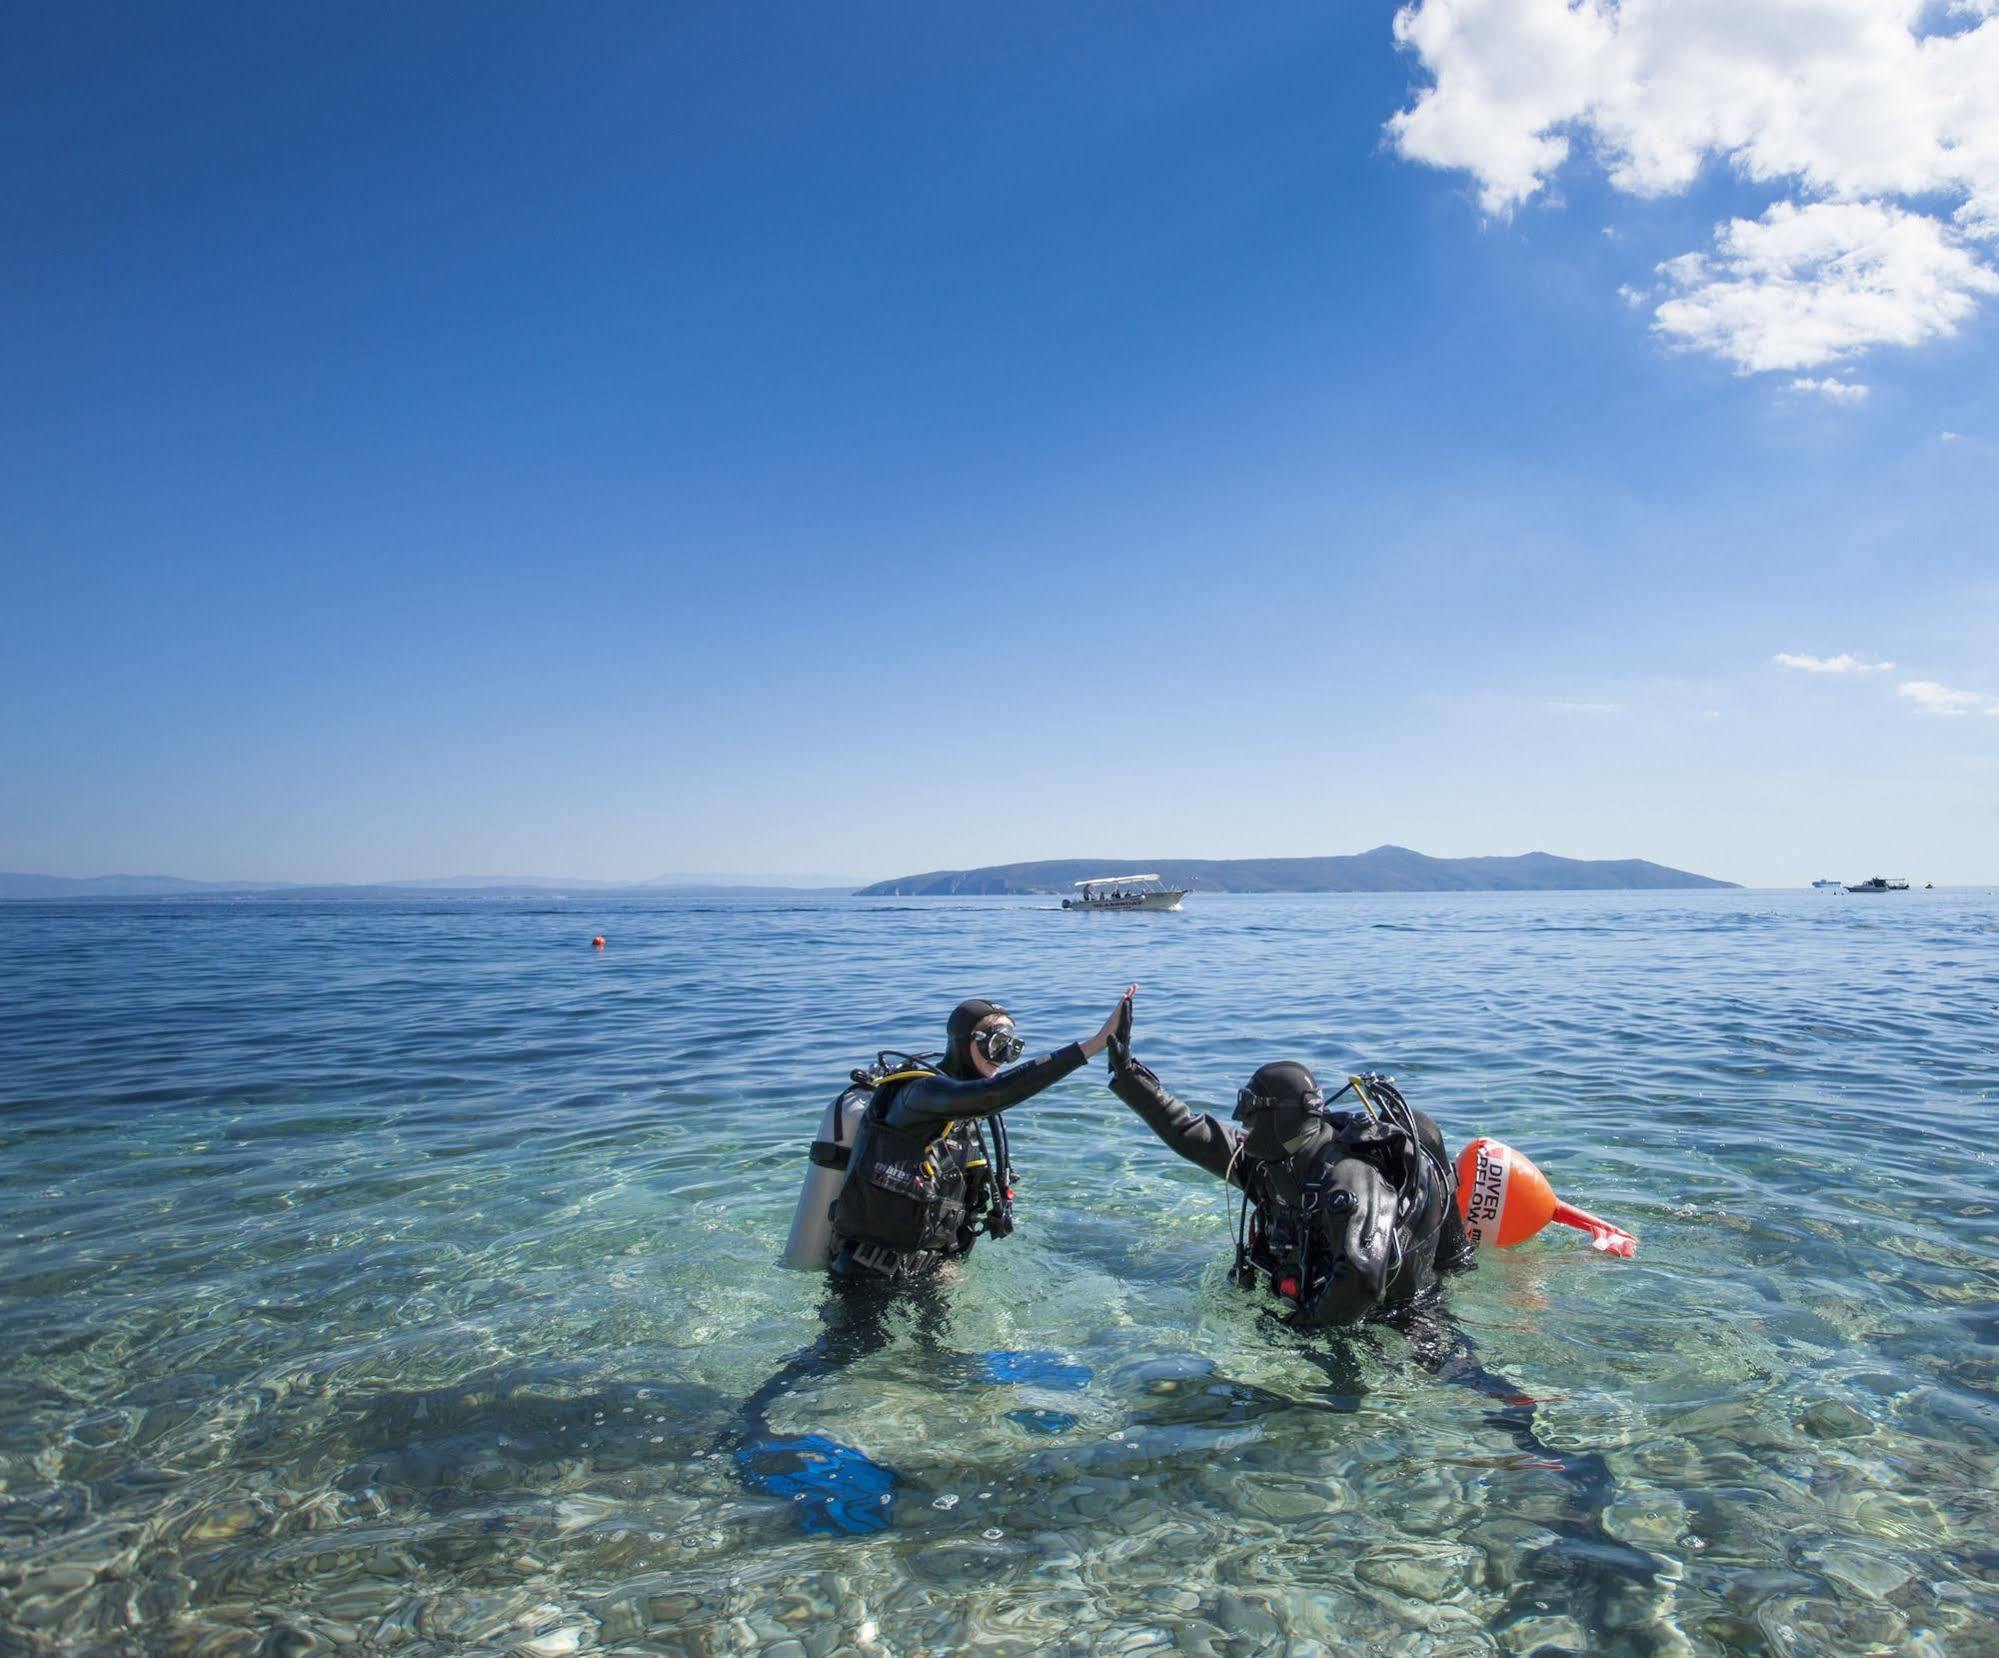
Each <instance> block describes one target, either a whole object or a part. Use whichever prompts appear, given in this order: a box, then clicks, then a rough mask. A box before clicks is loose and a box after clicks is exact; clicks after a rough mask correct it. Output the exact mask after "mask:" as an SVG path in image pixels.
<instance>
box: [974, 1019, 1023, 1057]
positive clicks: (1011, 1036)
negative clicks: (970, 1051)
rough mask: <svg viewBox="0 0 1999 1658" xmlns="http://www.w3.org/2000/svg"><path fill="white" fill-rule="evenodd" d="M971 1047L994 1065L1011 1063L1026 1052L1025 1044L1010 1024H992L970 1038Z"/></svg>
mask: <svg viewBox="0 0 1999 1658" xmlns="http://www.w3.org/2000/svg"><path fill="white" fill-rule="evenodd" d="M972 1047H973V1048H974V1049H975V1050H976V1051H977V1052H979V1053H981V1054H983V1055H985V1057H986V1058H987V1059H988V1060H989V1061H990V1062H991V1063H992V1064H994V1065H1011V1064H1012V1063H1013V1062H1014V1061H1015V1060H1016V1059H1018V1058H1020V1056H1021V1055H1022V1054H1024V1053H1025V1052H1027V1044H1026V1043H1025V1042H1023V1041H1021V1039H1020V1034H1019V1032H1017V1031H1016V1030H1015V1029H1014V1028H1013V1026H1012V1025H1011V1024H1000V1025H993V1026H991V1027H989V1028H988V1029H986V1030H982V1031H979V1032H978V1033H977V1034H975V1035H974V1036H973V1038H972Z"/></svg>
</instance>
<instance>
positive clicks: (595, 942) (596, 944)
mask: <svg viewBox="0 0 1999 1658" xmlns="http://www.w3.org/2000/svg"><path fill="white" fill-rule="evenodd" d="M590 948H591V949H593V950H601V949H603V948H604V935H603V934H602V933H599V934H598V935H597V936H596V937H595V938H593V939H592V940H591V941H590Z"/></svg>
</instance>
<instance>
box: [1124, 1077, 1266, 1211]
mask: <svg viewBox="0 0 1999 1658" xmlns="http://www.w3.org/2000/svg"><path fill="white" fill-rule="evenodd" d="M1111 1092H1112V1093H1113V1094H1115V1095H1117V1097H1118V1098H1119V1099H1121V1100H1123V1101H1124V1103H1125V1104H1126V1105H1128V1106H1130V1107H1131V1108H1132V1110H1134V1111H1136V1112H1137V1113H1138V1114H1139V1116H1140V1117H1141V1118H1142V1119H1143V1120H1144V1122H1145V1126H1146V1127H1147V1128H1149V1129H1151V1130H1152V1132H1153V1133H1154V1134H1156V1135H1158V1136H1159V1138H1160V1139H1162V1140H1164V1141H1165V1142H1166V1143H1167V1144H1168V1145H1169V1146H1171V1147H1172V1148H1173V1149H1174V1150H1175V1151H1177V1152H1178V1153H1179V1154H1180V1155H1181V1156H1182V1157H1184V1158H1186V1159H1187V1161H1188V1162H1190V1163H1198V1164H1200V1165H1201V1167H1202V1168H1204V1169H1206V1170H1207V1171H1208V1173H1210V1174H1212V1175H1218V1176H1219V1177H1220V1178H1222V1179H1223V1180H1227V1179H1228V1178H1229V1167H1230V1165H1231V1164H1235V1169H1236V1178H1235V1181H1234V1184H1236V1185H1238V1186H1240V1185H1241V1184H1242V1175H1243V1168H1242V1165H1241V1164H1240V1163H1237V1162H1236V1145H1237V1143H1238V1139H1239V1136H1238V1135H1237V1133H1236V1131H1235V1130H1234V1129H1232V1128H1230V1127H1229V1126H1228V1125H1227V1124H1226V1123H1223V1122H1220V1121H1218V1120H1217V1119H1215V1118H1214V1117H1210V1116H1207V1115H1206V1114H1205V1113H1204V1114H1202V1115H1199V1116H1196V1115H1195V1114H1194V1113H1193V1112H1192V1111H1190V1110H1188V1108H1187V1107H1186V1106H1184V1105H1182V1104H1181V1103H1180V1102H1179V1101H1178V1100H1176V1099H1175V1098H1174V1097H1173V1096H1172V1095H1171V1094H1169V1093H1167V1092H1166V1089H1165V1088H1164V1086H1162V1085H1161V1083H1160V1081H1159V1079H1158V1078H1157V1077H1156V1076H1154V1075H1153V1074H1152V1072H1151V1071H1149V1070H1148V1069H1146V1067H1145V1066H1143V1065H1141V1064H1140V1063H1139V1062H1138V1061H1137V1060H1135V1059H1129V1058H1128V1059H1126V1060H1125V1062H1124V1064H1122V1065H1121V1066H1119V1067H1118V1068H1117V1069H1116V1070H1115V1071H1113V1072H1112V1073H1111Z"/></svg>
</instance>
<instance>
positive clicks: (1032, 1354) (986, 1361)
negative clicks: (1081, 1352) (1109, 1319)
mask: <svg viewBox="0 0 1999 1658" xmlns="http://www.w3.org/2000/svg"><path fill="white" fill-rule="evenodd" d="M978 1368H979V1379H980V1380H981V1381H987V1382H1001V1383H1004V1382H1025V1383H1026V1384H1027V1385H1028V1386H1030V1387H1046V1388H1053V1389H1055V1390H1056V1391H1058V1392H1062V1393H1080V1392H1082V1390H1083V1389H1084V1388H1086V1387H1088V1386H1089V1385H1090V1367H1089V1366H1088V1365H1086V1364H1078V1363H1077V1362H1076V1361H1075V1360H1074V1359H1071V1358H1065V1357H1064V1356H1063V1355H1062V1354H1060V1353H1054V1352H1050V1351H1049V1350H1048V1349H1046V1348H1028V1349H1026V1350H1024V1351H1016V1352H1008V1351H1004V1350H1002V1351H999V1352H994V1353H981V1354H980V1355H979V1359H978Z"/></svg>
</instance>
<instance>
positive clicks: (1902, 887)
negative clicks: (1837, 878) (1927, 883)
mask: <svg viewBox="0 0 1999 1658" xmlns="http://www.w3.org/2000/svg"><path fill="white" fill-rule="evenodd" d="M1846 890H1847V891H1848V892H1907V891H1908V890H1909V883H1908V882H1907V881H1904V880H1901V879H1899V878H1897V877H1894V876H1888V875H1876V876H1875V877H1873V879H1871V880H1867V881H1862V882H1861V883H1860V884H1859V885H1858V886H1854V885H1852V884H1850V883H1849V884H1848V886H1847V889H1846Z"/></svg>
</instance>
